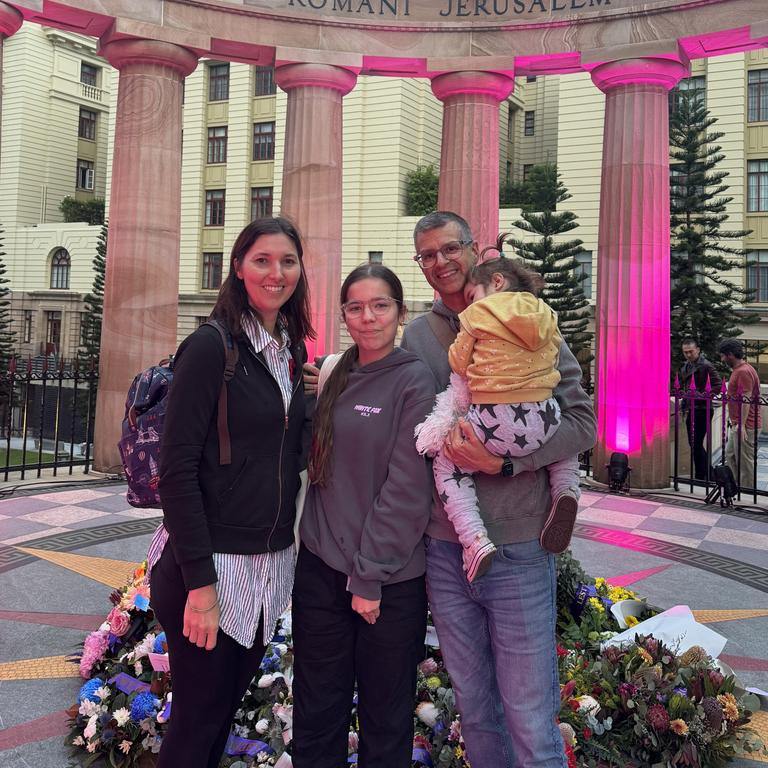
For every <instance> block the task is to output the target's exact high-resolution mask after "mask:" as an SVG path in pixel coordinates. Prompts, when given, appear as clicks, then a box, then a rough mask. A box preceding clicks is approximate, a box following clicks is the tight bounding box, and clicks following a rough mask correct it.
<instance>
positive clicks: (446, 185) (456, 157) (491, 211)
mask: <svg viewBox="0 0 768 768" xmlns="http://www.w3.org/2000/svg"><path fill="white" fill-rule="evenodd" d="M514 82H515V81H514V80H513V79H512V78H511V77H508V76H507V75H503V74H499V73H496V72H450V73H448V74H445V75H438V76H437V77H435V78H434V79H433V80H432V92H433V93H434V94H435V96H436V97H437V98H438V99H440V101H442V102H443V139H442V146H441V150H440V188H439V191H438V196H437V200H438V202H437V205H438V208H439V209H440V210H442V211H454V212H455V213H458V214H460V215H461V216H463V217H464V218H465V219H466V220H467V221H468V222H469V224H470V226H471V227H472V232H473V234H474V236H475V239H476V240H477V242H478V243H479V244H480V248H481V249H482V248H484V247H485V246H486V245H491V244H492V243H495V242H496V237H497V235H498V234H499V104H500V103H501V102H502V101H504V99H506V98H507V96H509V94H510V93H512V88H513V87H514Z"/></svg>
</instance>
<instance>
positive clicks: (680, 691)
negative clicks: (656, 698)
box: [672, 688, 688, 699]
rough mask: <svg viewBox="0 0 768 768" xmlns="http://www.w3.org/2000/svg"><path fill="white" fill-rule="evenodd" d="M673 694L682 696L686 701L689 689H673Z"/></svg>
mask: <svg viewBox="0 0 768 768" xmlns="http://www.w3.org/2000/svg"><path fill="white" fill-rule="evenodd" d="M672 693H676V694H677V695H678V696H682V697H683V698H684V699H687V698H688V689H687V688H673V689H672Z"/></svg>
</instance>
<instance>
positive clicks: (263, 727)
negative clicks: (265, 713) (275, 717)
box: [253, 717, 269, 733]
mask: <svg viewBox="0 0 768 768" xmlns="http://www.w3.org/2000/svg"><path fill="white" fill-rule="evenodd" d="M253 730H254V731H256V733H266V732H267V731H268V730H269V720H267V719H266V718H264V717H262V718H261V720H259V722H258V723H256V725H254V726H253Z"/></svg>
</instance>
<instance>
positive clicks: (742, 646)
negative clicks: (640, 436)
mask: <svg viewBox="0 0 768 768" xmlns="http://www.w3.org/2000/svg"><path fill="white" fill-rule="evenodd" d="M581 506H582V509H581V512H580V515H579V522H578V523H577V529H576V535H575V538H574V540H573V546H572V549H573V552H574V554H575V555H576V557H578V558H579V559H580V560H581V562H582V564H583V566H584V567H585V568H586V570H587V571H589V572H590V573H592V574H593V575H595V576H598V575H600V576H605V577H609V578H610V579H611V580H612V581H614V582H615V583H617V584H623V585H632V588H633V589H635V590H637V591H638V592H639V593H640V594H642V595H645V596H647V597H648V599H649V600H650V601H651V602H652V603H653V604H655V605H658V606H660V607H662V608H666V607H670V606H672V605H675V604H679V603H685V604H688V605H690V607H691V608H692V609H693V611H694V613H695V615H696V618H697V620H698V621H700V622H702V623H706V624H708V625H710V626H711V627H712V628H714V629H715V630H716V631H717V632H719V633H720V634H722V635H724V636H726V637H727V638H728V645H727V646H726V649H725V652H724V653H723V655H722V659H723V660H724V661H726V662H727V663H728V664H730V665H731V667H732V668H733V669H735V670H736V672H737V674H738V675H739V676H740V678H741V679H742V681H743V682H744V683H745V684H746V685H752V686H758V687H760V688H762V689H768V639H767V638H768V546H767V545H768V514H766V515H760V514H752V513H748V512H739V511H735V512H732V513H727V514H726V513H725V512H723V511H722V510H720V508H719V507H705V506H703V504H701V503H699V502H696V501H693V502H691V501H690V500H685V501H682V502H681V501H680V499H678V498H675V497H673V496H659V495H656V496H653V497H646V498H635V497H632V498H630V497H623V496H616V495H607V494H603V493H599V492H597V491H594V490H585V492H584V495H583V497H582V505H581ZM158 517H159V511H158V510H135V509H132V508H131V507H130V506H129V505H128V504H127V502H126V501H125V487H124V486H123V485H119V484H118V485H111V486H110V485H93V484H88V485H85V484H84V485H83V486H81V487H78V488H74V489H70V488H68V489H66V490H62V489H58V490H56V489H48V490H44V491H43V492H41V493H34V491H33V490H27V491H25V492H22V493H21V494H20V495H16V496H13V497H12V498H4V499H2V500H0V638H2V641H0V768H21V766H27V765H40V766H45V767H46V768H47V766H58V765H66V764H67V758H68V752H67V749H66V747H65V746H64V742H63V735H64V734H65V732H66V727H65V715H64V710H65V709H66V708H67V707H68V706H70V704H71V703H72V701H73V700H74V697H75V694H76V692H77V689H78V686H79V678H78V677H77V669H76V667H75V666H74V665H72V664H69V663H67V662H66V661H65V659H66V656H67V654H69V653H71V652H72V650H73V649H74V648H75V647H76V646H77V643H78V642H79V641H80V640H82V637H83V635H84V633H85V632H87V631H89V630H90V629H93V628H95V627H97V626H98V625H99V623H100V622H101V620H102V618H103V616H104V615H105V614H106V613H107V611H108V608H109V605H108V599H107V598H108V592H109V588H110V587H112V586H116V585H119V584H120V583H122V581H123V580H124V578H125V575H126V574H127V573H128V571H129V570H130V568H131V566H132V564H133V563H135V562H137V561H139V560H141V559H142V558H143V557H144V554H145V552H146V547H147V545H148V543H149V540H150V537H151V533H152V531H153V530H154V528H155V526H156V525H157V521H158ZM754 725H755V727H756V729H758V730H760V731H761V733H762V734H763V736H764V737H765V738H766V740H768V711H764V712H761V713H758V717H757V718H756V719H755V722H754ZM733 765H734V766H739V767H740V768H747V766H756V765H757V764H756V763H754V762H750V761H746V760H742V761H738V762H736V763H734V764H733Z"/></svg>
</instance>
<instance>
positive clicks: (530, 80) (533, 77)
mask: <svg viewBox="0 0 768 768" xmlns="http://www.w3.org/2000/svg"><path fill="white" fill-rule="evenodd" d="M525 82H526V83H535V82H536V75H526V76H525Z"/></svg>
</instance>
